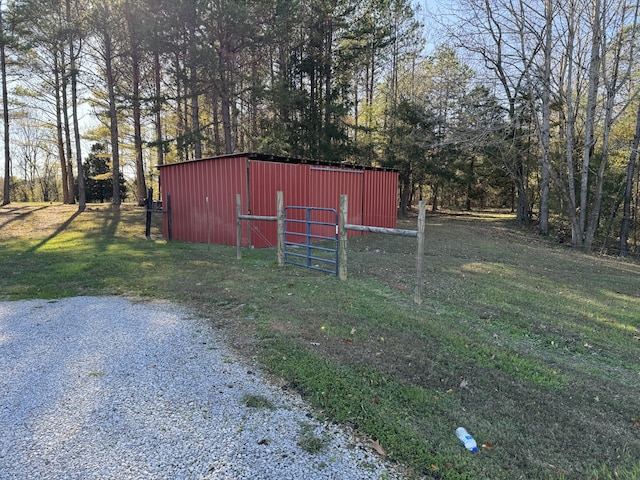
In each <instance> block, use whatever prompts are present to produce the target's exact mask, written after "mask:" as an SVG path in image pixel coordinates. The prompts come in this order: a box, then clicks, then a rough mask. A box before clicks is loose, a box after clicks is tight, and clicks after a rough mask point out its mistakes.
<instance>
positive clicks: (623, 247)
mask: <svg viewBox="0 0 640 480" xmlns="http://www.w3.org/2000/svg"><path fill="white" fill-rule="evenodd" d="M639 146H640V102H639V103H638V113H637V115H636V132H635V135H634V136H633V146H632V147H631V153H630V154H629V163H628V164H627V181H626V184H625V190H624V207H623V212H622V225H621V226H620V256H621V257H626V256H627V255H629V245H628V241H629V226H630V225H631V198H632V196H633V177H634V170H635V169H636V161H637V158H638V147H639Z"/></svg>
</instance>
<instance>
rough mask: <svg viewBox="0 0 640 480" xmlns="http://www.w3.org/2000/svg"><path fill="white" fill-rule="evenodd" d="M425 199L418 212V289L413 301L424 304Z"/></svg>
mask: <svg viewBox="0 0 640 480" xmlns="http://www.w3.org/2000/svg"><path fill="white" fill-rule="evenodd" d="M425 207H426V206H425V201H424V200H421V201H420V206H419V207H418V208H419V212H418V253H417V259H416V291H415V293H414V295H413V301H414V302H415V303H417V304H418V305H421V304H422V264H423V263H424V262H423V260H424V231H425Z"/></svg>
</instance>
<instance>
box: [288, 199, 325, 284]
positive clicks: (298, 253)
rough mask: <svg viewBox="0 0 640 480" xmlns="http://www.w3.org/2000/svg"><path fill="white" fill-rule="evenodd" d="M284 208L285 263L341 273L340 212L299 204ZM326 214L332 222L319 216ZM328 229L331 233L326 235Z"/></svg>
mask: <svg viewBox="0 0 640 480" xmlns="http://www.w3.org/2000/svg"><path fill="white" fill-rule="evenodd" d="M284 210H285V215H284V263H288V264H290V265H298V266H301V267H307V268H311V269H313V270H320V271H322V272H327V273H332V274H333V275H338V212H337V211H336V210H334V209H333V208H319V207H297V206H291V207H285V209H284ZM300 213H302V214H303V216H301V215H300ZM296 214H297V215H296ZM327 216H329V217H331V218H332V219H333V221H331V222H330V221H326V220H322V219H318V217H327ZM301 217H302V218H301ZM296 227H303V229H301V228H296ZM328 229H331V232H332V233H331V234H330V235H329V234H324V235H323V234H322V233H323V231H324V232H326V231H327V230H328ZM301 230H304V231H301Z"/></svg>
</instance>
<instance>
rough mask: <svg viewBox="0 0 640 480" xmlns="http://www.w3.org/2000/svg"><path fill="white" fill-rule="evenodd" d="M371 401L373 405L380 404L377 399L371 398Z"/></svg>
mask: <svg viewBox="0 0 640 480" xmlns="http://www.w3.org/2000/svg"><path fill="white" fill-rule="evenodd" d="M371 401H372V402H373V403H375V404H376V405H377V404H378V403H379V402H380V401H379V400H378V397H373V398H372V399H371Z"/></svg>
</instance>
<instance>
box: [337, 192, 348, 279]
mask: <svg viewBox="0 0 640 480" xmlns="http://www.w3.org/2000/svg"><path fill="white" fill-rule="evenodd" d="M348 208H349V198H348V197H347V196H346V195H340V217H339V219H338V233H339V241H338V276H339V277H340V280H346V279H347V228H346V225H347V209H348Z"/></svg>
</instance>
